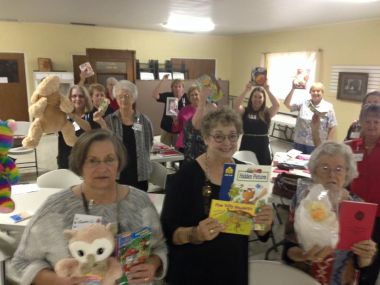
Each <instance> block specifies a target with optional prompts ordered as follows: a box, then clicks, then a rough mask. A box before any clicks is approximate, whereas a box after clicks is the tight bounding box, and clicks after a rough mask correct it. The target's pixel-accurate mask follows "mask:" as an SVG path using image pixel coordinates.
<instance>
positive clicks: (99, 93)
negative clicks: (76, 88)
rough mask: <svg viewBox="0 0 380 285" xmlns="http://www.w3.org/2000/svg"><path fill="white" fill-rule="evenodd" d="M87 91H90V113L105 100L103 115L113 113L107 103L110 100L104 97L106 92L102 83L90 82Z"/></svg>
mask: <svg viewBox="0 0 380 285" xmlns="http://www.w3.org/2000/svg"><path fill="white" fill-rule="evenodd" d="M88 91H89V93H90V97H91V100H92V105H93V107H94V108H93V109H92V113H95V112H96V111H97V110H98V109H99V107H100V106H101V104H104V102H107V103H108V104H107V108H106V109H105V110H103V117H105V116H107V115H109V114H112V113H113V109H112V108H111V106H110V105H109V103H110V101H109V99H108V98H106V93H105V91H106V89H105V88H104V86H103V85H102V84H99V83H95V84H91V85H90V87H89V89H88ZM102 108H103V107H102Z"/></svg>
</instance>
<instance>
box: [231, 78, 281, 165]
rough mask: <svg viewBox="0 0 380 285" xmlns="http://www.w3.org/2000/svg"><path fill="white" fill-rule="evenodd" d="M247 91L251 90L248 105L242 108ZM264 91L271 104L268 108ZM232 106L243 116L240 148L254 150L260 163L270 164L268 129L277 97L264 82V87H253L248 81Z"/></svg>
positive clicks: (278, 104)
mask: <svg viewBox="0 0 380 285" xmlns="http://www.w3.org/2000/svg"><path fill="white" fill-rule="evenodd" d="M252 89H253V90H252ZM251 91H252V92H251ZM249 92H251V95H250V96H249V100H248V105H247V108H244V106H243V105H242V103H243V100H244V98H245V96H246V95H247V94H248V93H249ZM266 93H267V94H268V96H269V100H270V101H271V104H272V106H271V107H269V108H268V107H267V106H266V95H265V94H266ZM234 108H235V110H236V111H237V112H239V113H240V114H242V116H243V137H242V139H241V144H240V150H250V151H252V152H254V153H255V154H256V157H257V160H258V161H259V164H260V165H271V163H272V158H271V155H270V151H269V137H268V130H269V127H270V122H271V119H272V118H273V117H274V115H276V114H277V112H278V109H279V108H280V103H279V102H278V100H277V98H276V97H274V96H273V94H272V92H270V90H269V86H268V85H267V84H266V83H265V85H264V88H263V87H255V88H253V87H252V84H251V83H248V84H247V86H246V88H245V90H244V92H243V93H242V94H241V95H240V96H239V97H237V98H236V99H235V101H234Z"/></svg>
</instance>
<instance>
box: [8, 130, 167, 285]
mask: <svg viewBox="0 0 380 285" xmlns="http://www.w3.org/2000/svg"><path fill="white" fill-rule="evenodd" d="M125 163H126V152H125V148H124V146H123V145H122V143H121V142H120V141H119V140H118V139H117V138H116V137H115V136H114V135H113V134H112V133H111V132H110V131H107V130H101V129H98V130H91V131H89V132H86V133H84V134H83V135H82V136H80V137H79V139H78V141H77V142H76V144H75V145H74V147H73V149H72V152H71V155H70V169H71V170H72V171H73V172H75V173H76V174H77V175H80V176H82V177H83V183H81V184H79V185H76V186H73V187H71V188H69V189H65V190H62V191H60V192H59V193H56V194H53V195H51V196H50V197H49V198H48V200H47V201H46V202H45V203H44V204H43V205H42V206H41V208H40V209H39V210H38V211H37V213H36V214H35V215H34V216H33V218H32V219H31V220H30V222H29V224H28V226H27V228H26V229H25V231H24V233H23V237H22V239H21V242H20V244H19V247H18V249H17V251H16V253H15V255H14V258H13V260H12V265H13V266H14V267H15V269H17V271H18V274H19V276H20V277H21V284H34V285H39V284H41V285H45V284H65V285H79V284H81V283H80V282H81V281H83V280H82V279H81V278H75V277H65V278H62V277H58V276H57V274H56V273H55V272H54V271H53V268H54V266H55V264H56V263H57V261H59V260H60V259H62V258H65V257H68V256H69V251H68V248H67V240H66V239H65V238H64V235H63V231H64V230H65V229H71V228H72V225H73V221H74V219H75V217H76V216H77V215H79V214H81V215H91V216H100V217H101V220H102V223H103V224H108V223H113V224H115V225H116V226H117V227H118V232H119V233H122V232H135V231H138V230H140V229H141V228H143V227H145V226H149V227H150V228H151V229H152V240H151V246H152V251H151V255H150V257H149V258H148V260H147V261H146V263H143V264H140V265H136V266H134V267H133V268H132V269H131V275H129V280H130V281H129V283H130V284H140V283H148V282H151V281H152V280H153V279H154V278H161V277H163V275H164V273H165V269H166V264H167V263H166V252H167V250H166V246H165V241H164V239H163V235H162V231H161V228H160V222H159V216H158V214H157V211H156V209H155V208H154V206H153V204H152V203H151V201H150V199H149V197H148V196H147V195H146V194H145V193H144V192H142V191H138V190H137V189H136V188H134V187H130V186H125V185H120V184H118V183H117V182H116V178H117V175H118V172H119V171H120V170H121V169H122V168H123V167H124V165H125Z"/></svg>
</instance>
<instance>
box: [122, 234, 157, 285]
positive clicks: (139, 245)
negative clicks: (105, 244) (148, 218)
mask: <svg viewBox="0 0 380 285" xmlns="http://www.w3.org/2000/svg"><path fill="white" fill-rule="evenodd" d="M151 237H152V231H151V229H150V228H149V227H144V228H142V229H141V230H139V231H137V232H132V233H130V232H125V233H121V234H118V235H117V236H116V247H115V256H116V257H117V258H118V259H119V261H120V264H121V266H122V268H123V272H124V274H123V277H122V278H121V279H120V280H119V283H118V284H119V285H126V284H128V272H129V271H130V269H131V267H132V266H134V265H137V264H140V263H144V262H145V261H146V259H147V258H148V257H149V255H150V243H151V242H150V240H151Z"/></svg>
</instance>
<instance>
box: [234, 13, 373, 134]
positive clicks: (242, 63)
mask: <svg viewBox="0 0 380 285" xmlns="http://www.w3.org/2000/svg"><path fill="white" fill-rule="evenodd" d="M379 47H380V21H379V20H377V21H365V22H356V23H348V24H336V25H328V26H327V25H326V26H320V27H313V28H305V29H299V30H294V31H286V32H274V33H266V34H259V35H241V36H237V37H234V39H233V49H234V50H233V52H234V60H233V66H232V73H231V74H232V77H231V78H230V81H231V88H230V90H231V93H232V94H239V93H240V92H241V91H242V90H243V87H244V85H245V84H246V82H247V81H248V78H249V74H250V70H251V69H252V67H254V66H255V65H256V64H259V63H260V59H261V58H260V57H261V55H262V53H265V52H286V51H302V50H317V49H322V50H323V51H322V65H321V74H320V75H321V77H320V80H321V81H322V82H323V83H324V84H325V88H326V92H325V99H326V100H327V101H329V102H331V103H332V104H334V108H335V112H336V116H337V119H338V124H339V126H338V134H337V135H338V140H343V138H344V136H345V135H346V131H347V128H348V126H349V124H350V123H351V122H352V120H354V119H356V118H357V117H358V115H359V110H360V103H356V102H349V101H341V100H339V101H338V100H337V99H336V93H332V92H330V90H329V84H330V72H331V67H332V66H333V65H380V50H379ZM281 105H282V104H281ZM281 110H285V108H284V106H283V105H282V106H281Z"/></svg>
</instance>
